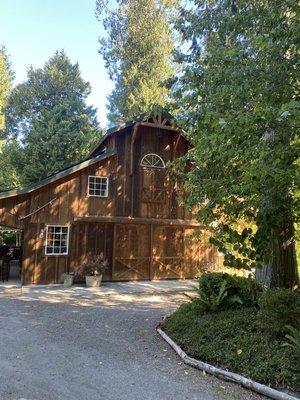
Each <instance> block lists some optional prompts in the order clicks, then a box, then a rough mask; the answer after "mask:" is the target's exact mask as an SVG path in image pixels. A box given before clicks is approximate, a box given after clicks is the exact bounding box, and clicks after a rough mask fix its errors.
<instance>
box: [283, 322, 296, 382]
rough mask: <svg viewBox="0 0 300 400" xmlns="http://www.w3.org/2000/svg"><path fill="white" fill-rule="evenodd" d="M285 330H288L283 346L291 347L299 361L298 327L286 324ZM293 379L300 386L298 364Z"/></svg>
mask: <svg viewBox="0 0 300 400" xmlns="http://www.w3.org/2000/svg"><path fill="white" fill-rule="evenodd" d="M286 330H287V331H288V332H289V333H288V334H286V335H285V338H286V339H287V341H286V342H284V343H283V346H284V347H291V348H293V349H294V350H296V352H297V353H298V357H299V363H300V329H296V328H294V327H293V326H291V325H286ZM295 381H296V383H297V385H299V386H300V367H299V365H298V366H297V367H296V373H295Z"/></svg>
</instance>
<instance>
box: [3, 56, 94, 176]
mask: <svg viewBox="0 0 300 400" xmlns="http://www.w3.org/2000/svg"><path fill="white" fill-rule="evenodd" d="M89 93H90V85H89V83H87V82H85V81H84V80H83V79H82V77H81V76H80V71H79V67H78V64H74V65H73V64H72V63H71V62H70V60H69V58H68V57H67V56H66V54H65V53H64V52H63V51H61V52H56V53H55V55H54V56H53V57H51V58H50V59H49V61H48V62H47V63H46V64H45V66H44V67H43V68H39V69H34V68H33V67H30V68H29V69H28V72H27V80H26V81H25V82H24V83H21V84H19V85H17V86H16V87H15V88H14V89H13V90H12V92H11V95H10V97H9V101H8V104H7V107H6V115H7V129H6V133H7V135H8V136H9V137H10V138H11V137H14V138H16V139H17V140H18V141H19V143H20V144H21V146H20V149H19V150H21V154H22V156H21V158H20V160H19V161H20V162H19V166H18V167H19V171H18V172H19V174H20V176H21V178H22V183H23V184H29V183H32V182H34V181H37V180H40V179H41V178H43V177H45V176H47V175H49V174H51V173H53V172H55V171H57V170H60V169H63V168H65V167H67V166H69V165H70V164H73V163H74V162H77V161H79V160H80V159H82V158H84V157H85V156H86V155H87V153H88V151H89V149H90V147H91V145H92V144H93V143H94V142H95V140H96V138H97V136H98V135H99V130H98V124H97V121H96V117H95V110H94V109H92V107H89V106H87V104H86V99H87V96H88V95H89Z"/></svg>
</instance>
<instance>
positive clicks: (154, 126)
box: [140, 122, 180, 132]
mask: <svg viewBox="0 0 300 400" xmlns="http://www.w3.org/2000/svg"><path fill="white" fill-rule="evenodd" d="M140 125H141V126H148V127H150V128H156V129H166V130H168V131H174V132H179V131H180V129H179V128H177V127H175V126H169V125H162V124H152V122H140Z"/></svg>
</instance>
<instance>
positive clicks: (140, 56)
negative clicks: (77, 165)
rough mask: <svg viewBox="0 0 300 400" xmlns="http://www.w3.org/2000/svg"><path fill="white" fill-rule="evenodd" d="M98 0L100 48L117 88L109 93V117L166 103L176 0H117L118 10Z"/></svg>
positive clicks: (127, 116) (113, 120)
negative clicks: (102, 35)
mask: <svg viewBox="0 0 300 400" xmlns="http://www.w3.org/2000/svg"><path fill="white" fill-rule="evenodd" d="M106 5H107V2H105V1H103V0H98V1H97V15H98V18H99V19H101V18H103V23H104V28H105V30H106V32H107V36H106V37H105V38H101V39H100V50H99V52H100V54H102V56H103V58H104V60H105V63H106V67H107V69H108V72H109V76H110V78H111V79H112V80H113V81H114V83H115V88H114V89H113V91H112V93H111V94H110V95H109V96H108V110H109V114H108V117H109V121H110V123H113V124H117V123H120V122H124V121H127V120H129V119H130V118H132V117H134V116H136V115H139V114H141V113H144V112H146V113H149V112H150V111H151V110H152V109H155V108H161V107H164V106H166V104H167V103H168V100H169V98H170V96H169V89H170V87H169V85H170V79H171V78H172V76H173V61H172V52H173V50H174V37H173V34H172V31H171V29H170V19H171V18H172V17H173V18H174V16H175V13H176V8H177V5H178V1H177V0H120V1H118V6H117V9H116V10H110V9H108V8H107V7H106Z"/></svg>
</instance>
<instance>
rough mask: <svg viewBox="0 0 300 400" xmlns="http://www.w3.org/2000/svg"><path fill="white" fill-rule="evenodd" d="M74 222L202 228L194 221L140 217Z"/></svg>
mask: <svg viewBox="0 0 300 400" xmlns="http://www.w3.org/2000/svg"><path fill="white" fill-rule="evenodd" d="M74 222H107V223H120V224H151V223H152V224H159V225H174V226H186V227H202V224H200V223H199V222H197V221H195V220H183V219H164V218H141V217H112V216H97V215H86V216H83V217H75V218H74Z"/></svg>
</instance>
